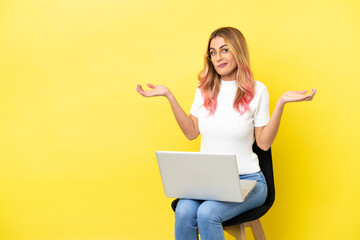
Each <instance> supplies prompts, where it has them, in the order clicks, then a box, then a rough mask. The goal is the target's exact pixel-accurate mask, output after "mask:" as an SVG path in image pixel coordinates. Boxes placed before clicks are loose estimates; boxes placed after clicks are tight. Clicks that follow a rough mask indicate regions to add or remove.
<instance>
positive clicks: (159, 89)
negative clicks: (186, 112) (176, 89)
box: [136, 83, 169, 97]
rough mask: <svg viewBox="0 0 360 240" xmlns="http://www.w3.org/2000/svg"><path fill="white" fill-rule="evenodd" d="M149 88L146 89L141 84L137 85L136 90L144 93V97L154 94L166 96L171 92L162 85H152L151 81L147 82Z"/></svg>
mask: <svg viewBox="0 0 360 240" xmlns="http://www.w3.org/2000/svg"><path fill="white" fill-rule="evenodd" d="M146 85H147V86H148V87H149V88H151V89H149V90H144V89H143V88H142V86H141V85H140V84H138V85H137V88H136V91H138V93H140V94H141V95H143V96H144V97H154V96H166V95H167V94H168V93H169V89H168V88H167V87H165V86H161V85H152V84H150V83H148V84H146Z"/></svg>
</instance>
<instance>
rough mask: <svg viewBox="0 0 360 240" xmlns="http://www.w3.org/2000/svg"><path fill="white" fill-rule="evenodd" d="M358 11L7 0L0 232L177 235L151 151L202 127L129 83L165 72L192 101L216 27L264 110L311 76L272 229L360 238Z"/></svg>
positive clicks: (295, 109)
mask: <svg viewBox="0 0 360 240" xmlns="http://www.w3.org/2000/svg"><path fill="white" fill-rule="evenodd" d="M359 23H360V4H359V3H358V1H356V0H352V1H351V0H348V1H340V0H338V1H330V0H327V1H325V0H323V1H312V0H305V1H304V0H302V1H296V2H294V1H286V0H281V1H280V0H279V1H275V2H274V1H265V0H264V1H235V0H234V1H209V0H206V1H190V0H188V1H165V0H163V1H161V0H154V1H147V0H133V1H125V0H124V1H121V0H120V1H115V0H112V1H111V0H104V1H103V0H98V1H94V0H92V1H89V0H32V1H26V0H22V1H21V0H12V1H5V0H3V1H0V36H1V37H0V66H1V70H0V79H1V85H0V86H1V87H0V112H1V116H0V159H1V160H0V164H1V165H0V239H4V240H70V239H71V240H85V239H86V240H95V239H96V240H97V239H101V240H114V239H173V221H174V216H173V212H172V210H171V209H170V202H171V199H167V198H166V197H165V196H164V192H163V189H162V184H161V179H160V175H159V171H158V168H157V163H156V159H155V151H156V150H179V151H198V150H199V144H200V140H199V139H197V140H195V141H192V142H189V141H187V140H186V138H185V137H184V136H183V135H182V133H181V131H180V129H179V127H178V126H177V124H176V122H175V120H174V117H173V116H172V113H171V109H170V106H169V104H168V103H167V102H166V99H165V98H151V99H146V98H143V97H141V96H140V95H139V94H138V93H137V92H136V91H135V88H136V84H137V83H140V84H146V83H148V82H151V83H154V84H159V85H160V84H161V85H167V86H168V87H169V88H170V89H172V91H173V92H174V94H175V96H177V99H178V100H179V102H180V103H181V105H182V106H183V107H184V109H185V110H186V111H187V112H188V111H189V109H190V106H191V103H192V101H193V97H194V93H195V88H196V84H197V78H196V76H197V73H198V72H199V70H200V69H201V68H202V66H203V63H202V59H203V57H202V56H203V54H204V50H205V47H206V41H207V39H208V37H209V35H210V33H211V32H212V31H213V30H215V29H216V28H218V27H221V26H234V27H237V28H239V29H240V30H241V31H242V32H243V33H244V35H245V37H246V38H247V41H248V44H249V50H250V59H251V64H252V68H253V72H254V75H255V79H257V80H259V81H261V82H263V83H264V84H266V85H267V87H268V90H269V93H270V111H271V112H272V110H273V109H274V107H275V104H276V101H277V99H278V98H279V97H280V95H281V94H282V93H283V92H285V91H288V90H303V89H307V90H311V88H312V87H315V88H317V89H318V93H317V95H316V97H315V98H314V101H313V102H304V103H292V104H289V105H287V106H286V108H285V112H284V115H283V119H282V123H281V127H280V132H279V134H278V136H277V139H276V141H275V143H274V144H273V146H272V150H273V158H274V168H275V181H276V193H277V195H276V201H275V205H274V206H273V208H272V209H271V210H270V212H269V213H268V214H267V215H266V216H265V217H263V218H262V221H263V226H264V229H265V233H266V235H267V236H268V239H277V240H282V239H284V240H285V239H286V240H288V239H292V240H297V239H299V240H300V239H301V240H303V239H360V230H359V228H358V224H359V222H360V215H359V214H360V207H359V206H360V205H359V197H360V190H359V186H358V183H359V182H360V174H358V172H359V167H360V163H359V162H360V161H359V159H358V157H359V155H360V151H359V147H358V143H359V140H358V139H359V130H358V129H359V128H358V123H359V120H360V112H359V106H358V102H359V101H360V94H359V85H360V84H359V81H360V78H359V76H360V74H359V73H360V70H359V69H360V68H359V66H358V65H359V55H360V44H359V43H360V30H359V29H360V25H359ZM227 239H231V238H230V237H229V236H227ZM250 239H251V238H250Z"/></svg>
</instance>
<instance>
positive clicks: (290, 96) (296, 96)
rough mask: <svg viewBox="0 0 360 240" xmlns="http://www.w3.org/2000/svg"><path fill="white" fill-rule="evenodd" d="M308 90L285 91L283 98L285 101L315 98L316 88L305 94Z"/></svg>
mask: <svg viewBox="0 0 360 240" xmlns="http://www.w3.org/2000/svg"><path fill="white" fill-rule="evenodd" d="M307 92H308V91H307V90H303V91H289V92H285V93H284V94H283V95H282V96H281V98H282V99H283V101H284V102H285V103H287V102H301V101H311V100H312V99H313V98H314V95H315V93H316V89H314V88H313V89H312V91H311V93H310V94H308V95H305V94H306V93H307Z"/></svg>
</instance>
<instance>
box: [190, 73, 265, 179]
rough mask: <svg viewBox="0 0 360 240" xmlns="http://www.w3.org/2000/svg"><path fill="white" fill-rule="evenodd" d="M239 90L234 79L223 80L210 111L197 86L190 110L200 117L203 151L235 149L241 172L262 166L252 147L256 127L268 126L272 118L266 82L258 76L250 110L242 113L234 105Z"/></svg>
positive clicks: (231, 151) (255, 169)
mask: <svg viewBox="0 0 360 240" xmlns="http://www.w3.org/2000/svg"><path fill="white" fill-rule="evenodd" d="M236 90H237V86H236V81H235V80H234V81H223V80H221V85H220V91H219V94H218V96H217V107H216V111H215V113H214V114H213V115H209V113H210V112H209V111H208V110H206V109H205V107H204V106H203V104H204V99H203V97H202V95H201V91H200V89H199V88H197V89H196V94H195V99H194V102H193V104H192V107H191V110H190V113H191V114H192V115H193V116H195V117H197V118H198V122H199V130H200V134H201V148H200V152H207V153H235V154H236V159H237V164H238V168H239V174H248V173H255V172H258V171H260V166H259V159H258V157H257V155H256V154H255V153H254V152H253V151H252V145H253V143H254V141H255V135H254V127H261V126H265V125H266V124H267V123H268V122H269V120H270V115H269V93H268V91H267V88H266V86H265V85H264V84H263V83H261V82H259V81H256V80H255V93H254V98H253V99H252V101H251V102H250V104H249V106H250V109H251V111H250V112H249V111H246V112H245V113H244V114H242V115H241V114H240V113H239V112H238V111H236V110H235V109H234V108H233V102H234V98H235V95H236ZM240 107H241V106H240Z"/></svg>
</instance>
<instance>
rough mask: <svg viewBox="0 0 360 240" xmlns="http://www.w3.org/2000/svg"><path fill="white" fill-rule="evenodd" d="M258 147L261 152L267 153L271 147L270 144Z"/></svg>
mask: <svg viewBox="0 0 360 240" xmlns="http://www.w3.org/2000/svg"><path fill="white" fill-rule="evenodd" d="M258 147H259V148H260V149H261V150H263V151H265V152H266V151H268V150H269V149H270V147H271V144H264V143H263V144H258Z"/></svg>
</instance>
